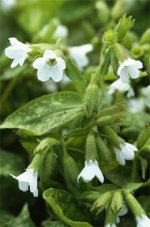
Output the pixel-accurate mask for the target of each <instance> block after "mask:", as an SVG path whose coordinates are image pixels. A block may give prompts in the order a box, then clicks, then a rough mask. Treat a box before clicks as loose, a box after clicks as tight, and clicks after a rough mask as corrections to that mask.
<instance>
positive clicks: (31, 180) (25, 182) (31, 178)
mask: <svg viewBox="0 0 150 227" xmlns="http://www.w3.org/2000/svg"><path fill="white" fill-rule="evenodd" d="M10 175H11V176H12V177H13V178H15V179H17V180H18V186H19V189H20V190H21V191H23V192H26V191H28V189H29V188H30V192H32V193H33V195H34V197H37V196H38V189H37V178H38V173H37V172H35V171H34V169H27V170H26V171H25V172H24V173H22V174H20V175H19V176H17V177H16V176H14V175H12V174H10Z"/></svg>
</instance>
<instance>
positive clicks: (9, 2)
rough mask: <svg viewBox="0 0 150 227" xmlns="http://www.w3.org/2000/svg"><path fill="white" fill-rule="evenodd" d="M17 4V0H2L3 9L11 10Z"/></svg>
mask: <svg viewBox="0 0 150 227" xmlns="http://www.w3.org/2000/svg"><path fill="white" fill-rule="evenodd" d="M15 4H16V0H1V7H2V10H3V11H9V10H10V9H11V8H12V7H13V6H14V5H15Z"/></svg>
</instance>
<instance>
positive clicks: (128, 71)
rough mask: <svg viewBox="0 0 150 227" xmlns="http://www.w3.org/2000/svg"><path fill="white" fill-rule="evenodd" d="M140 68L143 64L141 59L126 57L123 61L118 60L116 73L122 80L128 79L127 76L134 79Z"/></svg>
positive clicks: (137, 75)
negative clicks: (118, 64)
mask: <svg viewBox="0 0 150 227" xmlns="http://www.w3.org/2000/svg"><path fill="white" fill-rule="evenodd" d="M141 68H143V64H142V62H141V61H137V60H134V59H131V58H128V59H126V60H124V61H123V62H120V66H119V68H118V71H117V75H118V76H119V77H120V79H121V80H122V81H128V79H129V76H130V77H131V78H132V79H136V78H138V77H139V75H140V71H139V69H141Z"/></svg>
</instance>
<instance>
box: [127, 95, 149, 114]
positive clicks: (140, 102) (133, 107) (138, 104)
mask: <svg viewBox="0 0 150 227" xmlns="http://www.w3.org/2000/svg"><path fill="white" fill-rule="evenodd" d="M128 107H129V111H130V112H131V113H139V112H143V111H144V108H145V103H144V99H142V98H140V99H130V100H129V101H128Z"/></svg>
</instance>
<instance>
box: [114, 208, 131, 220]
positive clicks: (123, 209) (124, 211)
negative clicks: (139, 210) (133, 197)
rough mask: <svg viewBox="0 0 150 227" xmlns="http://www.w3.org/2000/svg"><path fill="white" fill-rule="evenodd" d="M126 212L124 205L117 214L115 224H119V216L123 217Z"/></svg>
mask: <svg viewBox="0 0 150 227" xmlns="http://www.w3.org/2000/svg"><path fill="white" fill-rule="evenodd" d="M127 212H128V208H127V207H126V205H123V206H122V208H121V210H120V211H119V212H118V214H117V218H116V223H119V222H120V216H124V215H125V214H126V213H127Z"/></svg>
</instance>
